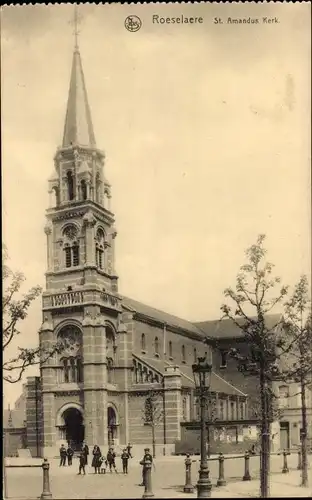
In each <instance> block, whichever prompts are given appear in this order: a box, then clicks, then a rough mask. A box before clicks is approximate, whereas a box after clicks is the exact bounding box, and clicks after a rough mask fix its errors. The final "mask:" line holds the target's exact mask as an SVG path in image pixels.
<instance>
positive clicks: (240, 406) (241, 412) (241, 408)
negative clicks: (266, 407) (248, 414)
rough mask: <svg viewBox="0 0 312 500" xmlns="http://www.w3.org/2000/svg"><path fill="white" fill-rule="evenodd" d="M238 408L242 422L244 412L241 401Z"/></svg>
mask: <svg viewBox="0 0 312 500" xmlns="http://www.w3.org/2000/svg"><path fill="white" fill-rule="evenodd" d="M239 408H240V419H241V420H244V418H245V412H244V403H243V401H241V402H240V404H239Z"/></svg>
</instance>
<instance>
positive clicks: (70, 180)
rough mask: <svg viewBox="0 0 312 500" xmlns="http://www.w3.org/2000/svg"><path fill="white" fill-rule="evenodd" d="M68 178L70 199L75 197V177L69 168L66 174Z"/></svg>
mask: <svg viewBox="0 0 312 500" xmlns="http://www.w3.org/2000/svg"><path fill="white" fill-rule="evenodd" d="M66 178H67V193H68V199H69V200H73V199H74V179H73V174H72V172H71V171H70V170H68V172H67V174H66Z"/></svg>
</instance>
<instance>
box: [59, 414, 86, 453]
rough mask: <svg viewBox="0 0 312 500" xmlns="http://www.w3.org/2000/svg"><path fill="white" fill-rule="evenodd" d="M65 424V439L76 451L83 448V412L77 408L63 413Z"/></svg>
mask: <svg viewBox="0 0 312 500" xmlns="http://www.w3.org/2000/svg"><path fill="white" fill-rule="evenodd" d="M63 419H64V423H65V436H66V437H65V439H66V441H67V443H68V444H69V445H70V446H71V447H72V448H73V450H74V451H79V450H81V448H82V443H83V440H84V425H83V417H82V414H81V412H80V411H79V410H78V409H77V408H68V409H67V410H65V411H64V413H63Z"/></svg>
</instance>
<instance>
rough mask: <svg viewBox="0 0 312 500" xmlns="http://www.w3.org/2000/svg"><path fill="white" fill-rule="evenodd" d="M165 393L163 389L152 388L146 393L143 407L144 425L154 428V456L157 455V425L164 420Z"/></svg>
mask: <svg viewBox="0 0 312 500" xmlns="http://www.w3.org/2000/svg"><path fill="white" fill-rule="evenodd" d="M163 419H164V411H163V394H162V392H161V391H157V390H150V391H148V392H147V394H146V399H145V405H144V409H143V422H144V425H149V426H150V427H151V430H152V447H153V457H154V458H155V457H156V432H155V431H156V427H157V425H159V424H160V423H162V422H163Z"/></svg>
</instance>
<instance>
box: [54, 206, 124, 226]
mask: <svg viewBox="0 0 312 500" xmlns="http://www.w3.org/2000/svg"><path fill="white" fill-rule="evenodd" d="M90 209H92V211H93V213H94V216H95V217H96V218H97V220H99V221H101V222H104V223H106V224H108V225H113V224H114V223H115V218H114V214H113V213H112V212H110V211H109V210H107V209H106V208H104V207H102V206H101V205H99V204H98V203H95V202H94V201H91V200H87V201H71V202H68V203H66V204H64V205H60V206H59V207H56V208H49V209H48V210H47V211H46V215H47V217H48V219H51V220H52V221H53V222H54V221H59V220H67V219H72V218H74V217H78V218H81V217H83V216H84V215H85V214H86V213H87V212H88V211H89V210H90Z"/></svg>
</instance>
